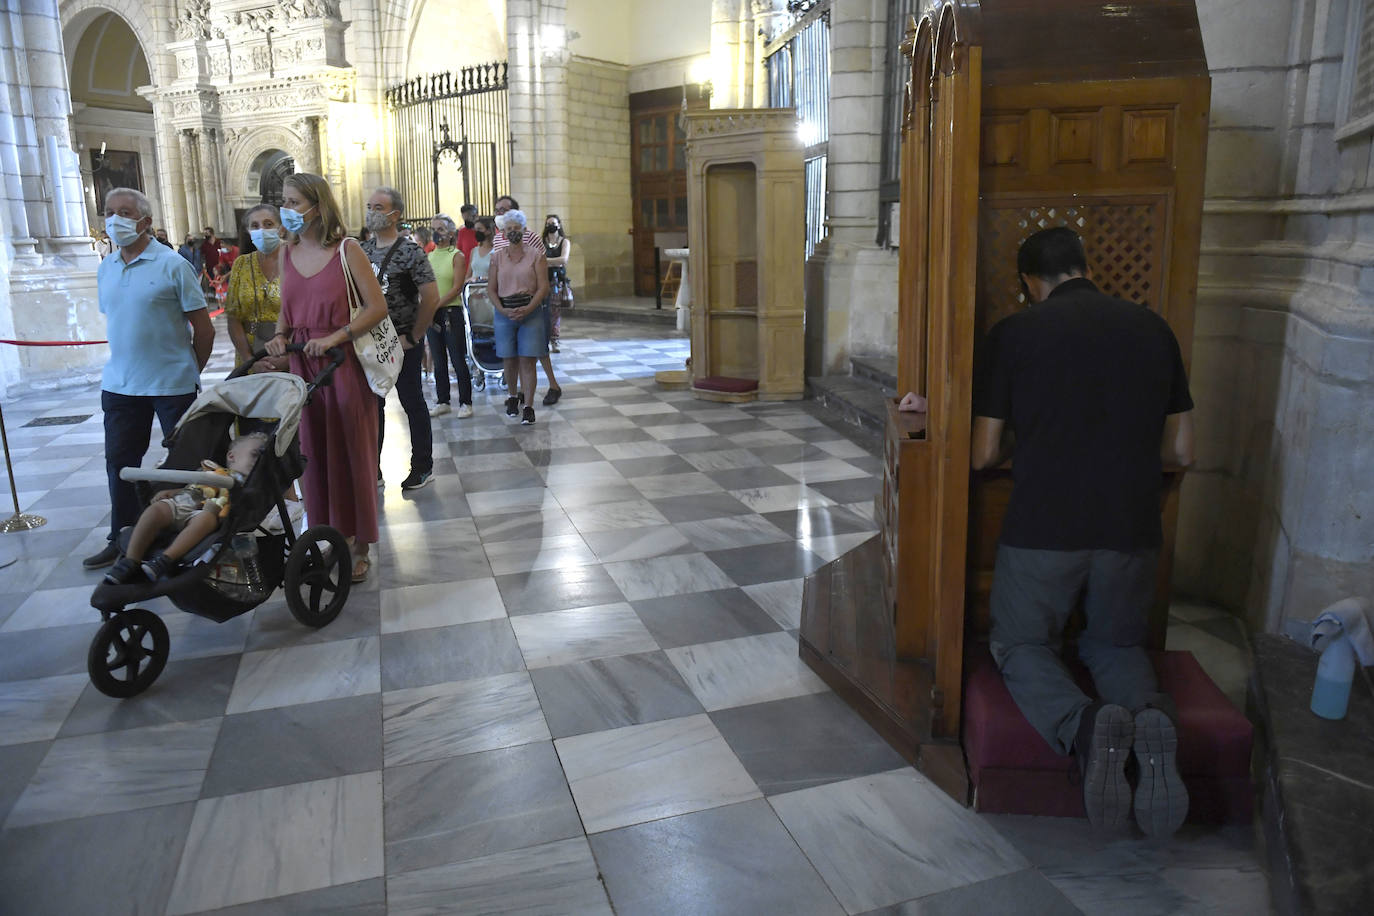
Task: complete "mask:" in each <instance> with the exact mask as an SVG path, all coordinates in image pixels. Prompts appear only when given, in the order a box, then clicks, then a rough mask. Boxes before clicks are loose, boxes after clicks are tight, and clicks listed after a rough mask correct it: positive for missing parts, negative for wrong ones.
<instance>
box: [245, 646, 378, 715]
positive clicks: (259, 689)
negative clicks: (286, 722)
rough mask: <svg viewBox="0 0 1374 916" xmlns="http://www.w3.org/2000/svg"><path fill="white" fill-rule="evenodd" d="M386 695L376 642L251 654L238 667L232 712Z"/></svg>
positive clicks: (303, 647)
mask: <svg viewBox="0 0 1374 916" xmlns="http://www.w3.org/2000/svg"><path fill="white" fill-rule="evenodd" d="M381 689H382V684H381V643H380V640H379V639H378V638H377V637H368V638H366V639H346V640H341V641H338V642H328V643H320V644H318V645H312V646H295V647H293V648H290V649H268V650H266V651H263V652H248V653H246V654H245V655H244V656H243V661H242V662H241V663H240V665H239V670H238V677H237V678H236V679H235V681H234V689H233V692H232V693H230V695H229V706H228V712H230V713H239V712H251V711H253V710H255V709H270V708H272V707H274V706H291V705H294V704H296V703H315V702H319V701H320V700H335V699H338V698H340V697H352V696H359V695H361V694H365V693H376V692H377V691H379V690H381Z"/></svg>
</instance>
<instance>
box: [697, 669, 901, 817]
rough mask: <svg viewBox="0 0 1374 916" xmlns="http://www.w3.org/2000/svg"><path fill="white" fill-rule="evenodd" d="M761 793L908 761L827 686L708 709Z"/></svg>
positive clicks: (890, 767) (863, 773) (788, 789)
mask: <svg viewBox="0 0 1374 916" xmlns="http://www.w3.org/2000/svg"><path fill="white" fill-rule="evenodd" d="M711 721H712V722H714V723H716V728H717V729H719V730H720V733H721V734H722V735H723V736H724V737H725V740H726V742H728V743H729V745H730V749H731V750H733V751H734V752H735V756H736V757H738V758H739V760H740V763H742V764H744V768H745V769H746V770H748V771H749V775H750V776H751V777H753V779H754V782H756V783H758V787H759V789H760V790H761V791H762V792H763V794H764V795H777V794H779V793H782V792H792V791H795V790H797V789H806V788H810V787H811V786H817V785H823V784H825V783H828V782H836V781H838V780H841V779H851V778H853V777H855V776H867V775H870V774H873V773H881V772H884V771H887V770H893V769H898V768H900V767H902V766H905V765H906V761H905V760H904V759H903V758H902V756H901V755H900V754H898V753H897V752H896V751H894V750H893V749H892V746H891V745H889V744H888V743H887V742H886V741H884V740H883V739H882V738H881V737H880V736H879V735H878V733H877V732H875V731H874V730H873V729H872V728H870V727H869V725H868V723H867V722H865V721H864V720H863V719H862V718H861V717H860V716H859V714H858V713H856V712H854V710H852V709H851V708H850V707H849V706H848V704H846V703H845V702H844V701H843V700H841V699H840V698H839V697H837V696H836V695H835V694H833V693H831V692H829V691H827V692H825V693H814V694H808V695H806V696H800V697H791V698H789V699H786V700H774V701H773V702H770V703H756V704H753V705H750V706H736V707H734V708H732V709H722V710H717V711H716V712H713V713H711Z"/></svg>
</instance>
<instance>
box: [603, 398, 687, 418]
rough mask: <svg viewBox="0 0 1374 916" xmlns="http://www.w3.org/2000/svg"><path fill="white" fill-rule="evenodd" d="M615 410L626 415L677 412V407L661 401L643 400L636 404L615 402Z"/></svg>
mask: <svg viewBox="0 0 1374 916" xmlns="http://www.w3.org/2000/svg"><path fill="white" fill-rule="evenodd" d="M615 409H616V410H618V411H620V412H621V413H623V414H624V415H625V416H627V417H635V416H642V415H643V414H650V413H677V412H678V409H677V408H676V407H674V406H673V405H671V404H665V403H663V402H662V401H644V402H641V403H637V404H617V405H616V408H615Z"/></svg>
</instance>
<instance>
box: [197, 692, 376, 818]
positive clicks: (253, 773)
mask: <svg viewBox="0 0 1374 916" xmlns="http://www.w3.org/2000/svg"><path fill="white" fill-rule="evenodd" d="M381 768H382V698H381V695H380V694H375V693H371V694H368V695H367V696H361V697H347V698H345V699H342V700H325V701H323V702H320V703H302V704H300V705H298V706H281V707H277V708H275V709H264V710H261V711H259V712H246V713H242V714H240V715H236V716H225V718H224V722H223V723H222V724H221V725H220V731H219V741H218V742H217V743H216V744H215V751H214V753H213V754H212V755H211V757H210V766H209V769H208V770H207V771H206V774H205V783H204V785H203V786H202V787H201V793H200V794H201V797H202V798H211V797H213V796H217V795H235V794H237V793H239V792H250V791H253V790H256V789H267V788H271V787H272V786H283V785H290V784H291V783H297V782H310V781H312V780H317V779H327V778H330V777H334V776H347V775H351V774H354V773H367V772H371V771H373V770H380V769H381Z"/></svg>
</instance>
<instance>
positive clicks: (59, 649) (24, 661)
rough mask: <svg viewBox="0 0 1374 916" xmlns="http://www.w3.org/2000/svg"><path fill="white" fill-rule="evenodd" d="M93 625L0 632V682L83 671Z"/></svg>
mask: <svg viewBox="0 0 1374 916" xmlns="http://www.w3.org/2000/svg"><path fill="white" fill-rule="evenodd" d="M95 631H96V627H94V626H92V625H89V624H83V625H81V626H71V627H45V628H43V629H38V630H20V631H18V632H15V633H0V681H19V680H27V679H28V678H35V677H53V676H55V675H61V674H83V673H85V671H86V650H87V649H88V648H90V644H91V639H92V638H93V637H94V636H95Z"/></svg>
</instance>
